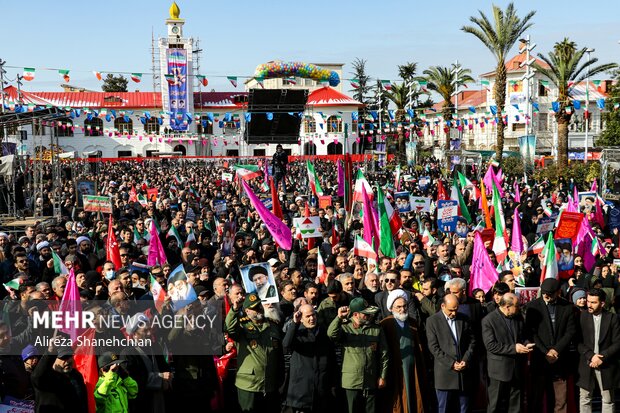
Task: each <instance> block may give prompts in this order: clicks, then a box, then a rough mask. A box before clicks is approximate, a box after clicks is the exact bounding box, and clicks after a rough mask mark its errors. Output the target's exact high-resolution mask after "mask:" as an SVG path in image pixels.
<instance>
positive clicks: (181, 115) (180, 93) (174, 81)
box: [166, 49, 189, 131]
mask: <svg viewBox="0 0 620 413" xmlns="http://www.w3.org/2000/svg"><path fill="white" fill-rule="evenodd" d="M166 55H167V58H168V75H169V76H167V77H166V79H167V81H168V96H169V98H170V128H171V129H172V130H174V131H186V130H187V127H188V125H189V123H188V122H187V120H186V116H185V115H186V113H187V103H188V102H187V81H188V79H187V51H186V50H185V49H168V50H167V52H166Z"/></svg>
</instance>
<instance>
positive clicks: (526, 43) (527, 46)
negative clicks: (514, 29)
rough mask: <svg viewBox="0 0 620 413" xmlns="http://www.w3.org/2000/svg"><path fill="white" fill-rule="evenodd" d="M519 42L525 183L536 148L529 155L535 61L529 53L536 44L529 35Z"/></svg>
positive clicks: (531, 132)
mask: <svg viewBox="0 0 620 413" xmlns="http://www.w3.org/2000/svg"><path fill="white" fill-rule="evenodd" d="M519 41H520V42H521V44H522V46H523V47H521V48H519V53H524V52H525V60H524V61H523V62H521V63H520V64H519V67H524V66H525V74H524V75H523V76H522V77H521V81H523V82H524V83H525V103H526V107H525V117H526V119H525V136H526V138H525V139H526V140H527V141H526V145H527V149H528V155H529V157H528V159H527V160H526V167H525V168H523V174H524V175H525V180H526V182H527V174H526V170H527V169H528V168H530V167H533V165H531V163H530V160H533V159H534V156H535V155H536V147H534V153H532V154H530V153H529V147H530V146H529V139H530V136H531V135H532V134H533V129H532V90H531V80H532V78H533V77H534V72H535V71H534V70H533V69H532V68H531V66H532V64H534V62H535V59H534V58H532V57H531V51H532V50H534V48H535V47H536V43H533V44H532V43H531V41H530V35H529V34H528V35H527V36H525V39H519Z"/></svg>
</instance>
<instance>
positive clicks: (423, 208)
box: [411, 196, 431, 212]
mask: <svg viewBox="0 0 620 413" xmlns="http://www.w3.org/2000/svg"><path fill="white" fill-rule="evenodd" d="M411 209H412V210H414V211H416V212H430V211H431V198H429V197H425V196H412V197H411Z"/></svg>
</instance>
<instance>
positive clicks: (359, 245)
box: [353, 235, 377, 262]
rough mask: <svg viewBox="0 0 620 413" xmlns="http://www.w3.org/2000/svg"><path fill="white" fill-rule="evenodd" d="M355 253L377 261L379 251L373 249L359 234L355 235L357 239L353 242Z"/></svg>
mask: <svg viewBox="0 0 620 413" xmlns="http://www.w3.org/2000/svg"><path fill="white" fill-rule="evenodd" d="M353 255H356V256H358V257H364V258H366V259H367V260H368V261H371V260H374V261H375V262H376V261H377V253H376V252H375V250H374V249H372V246H371V245H370V244H369V243H367V242H366V241H364V238H362V237H360V236H359V235H357V236H356V237H355V241H354V242H353Z"/></svg>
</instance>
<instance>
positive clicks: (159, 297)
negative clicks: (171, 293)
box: [151, 275, 166, 314]
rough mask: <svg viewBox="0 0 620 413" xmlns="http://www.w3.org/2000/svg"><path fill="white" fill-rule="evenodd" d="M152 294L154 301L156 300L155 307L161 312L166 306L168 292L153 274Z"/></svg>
mask: <svg viewBox="0 0 620 413" xmlns="http://www.w3.org/2000/svg"><path fill="white" fill-rule="evenodd" d="M151 295H152V296H153V301H154V302H155V308H156V309H157V312H158V313H159V314H161V312H162V309H163V308H164V301H165V300H166V292H165V291H164V289H163V288H161V285H159V283H158V282H157V280H156V279H155V277H153V276H152V275H151Z"/></svg>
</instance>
